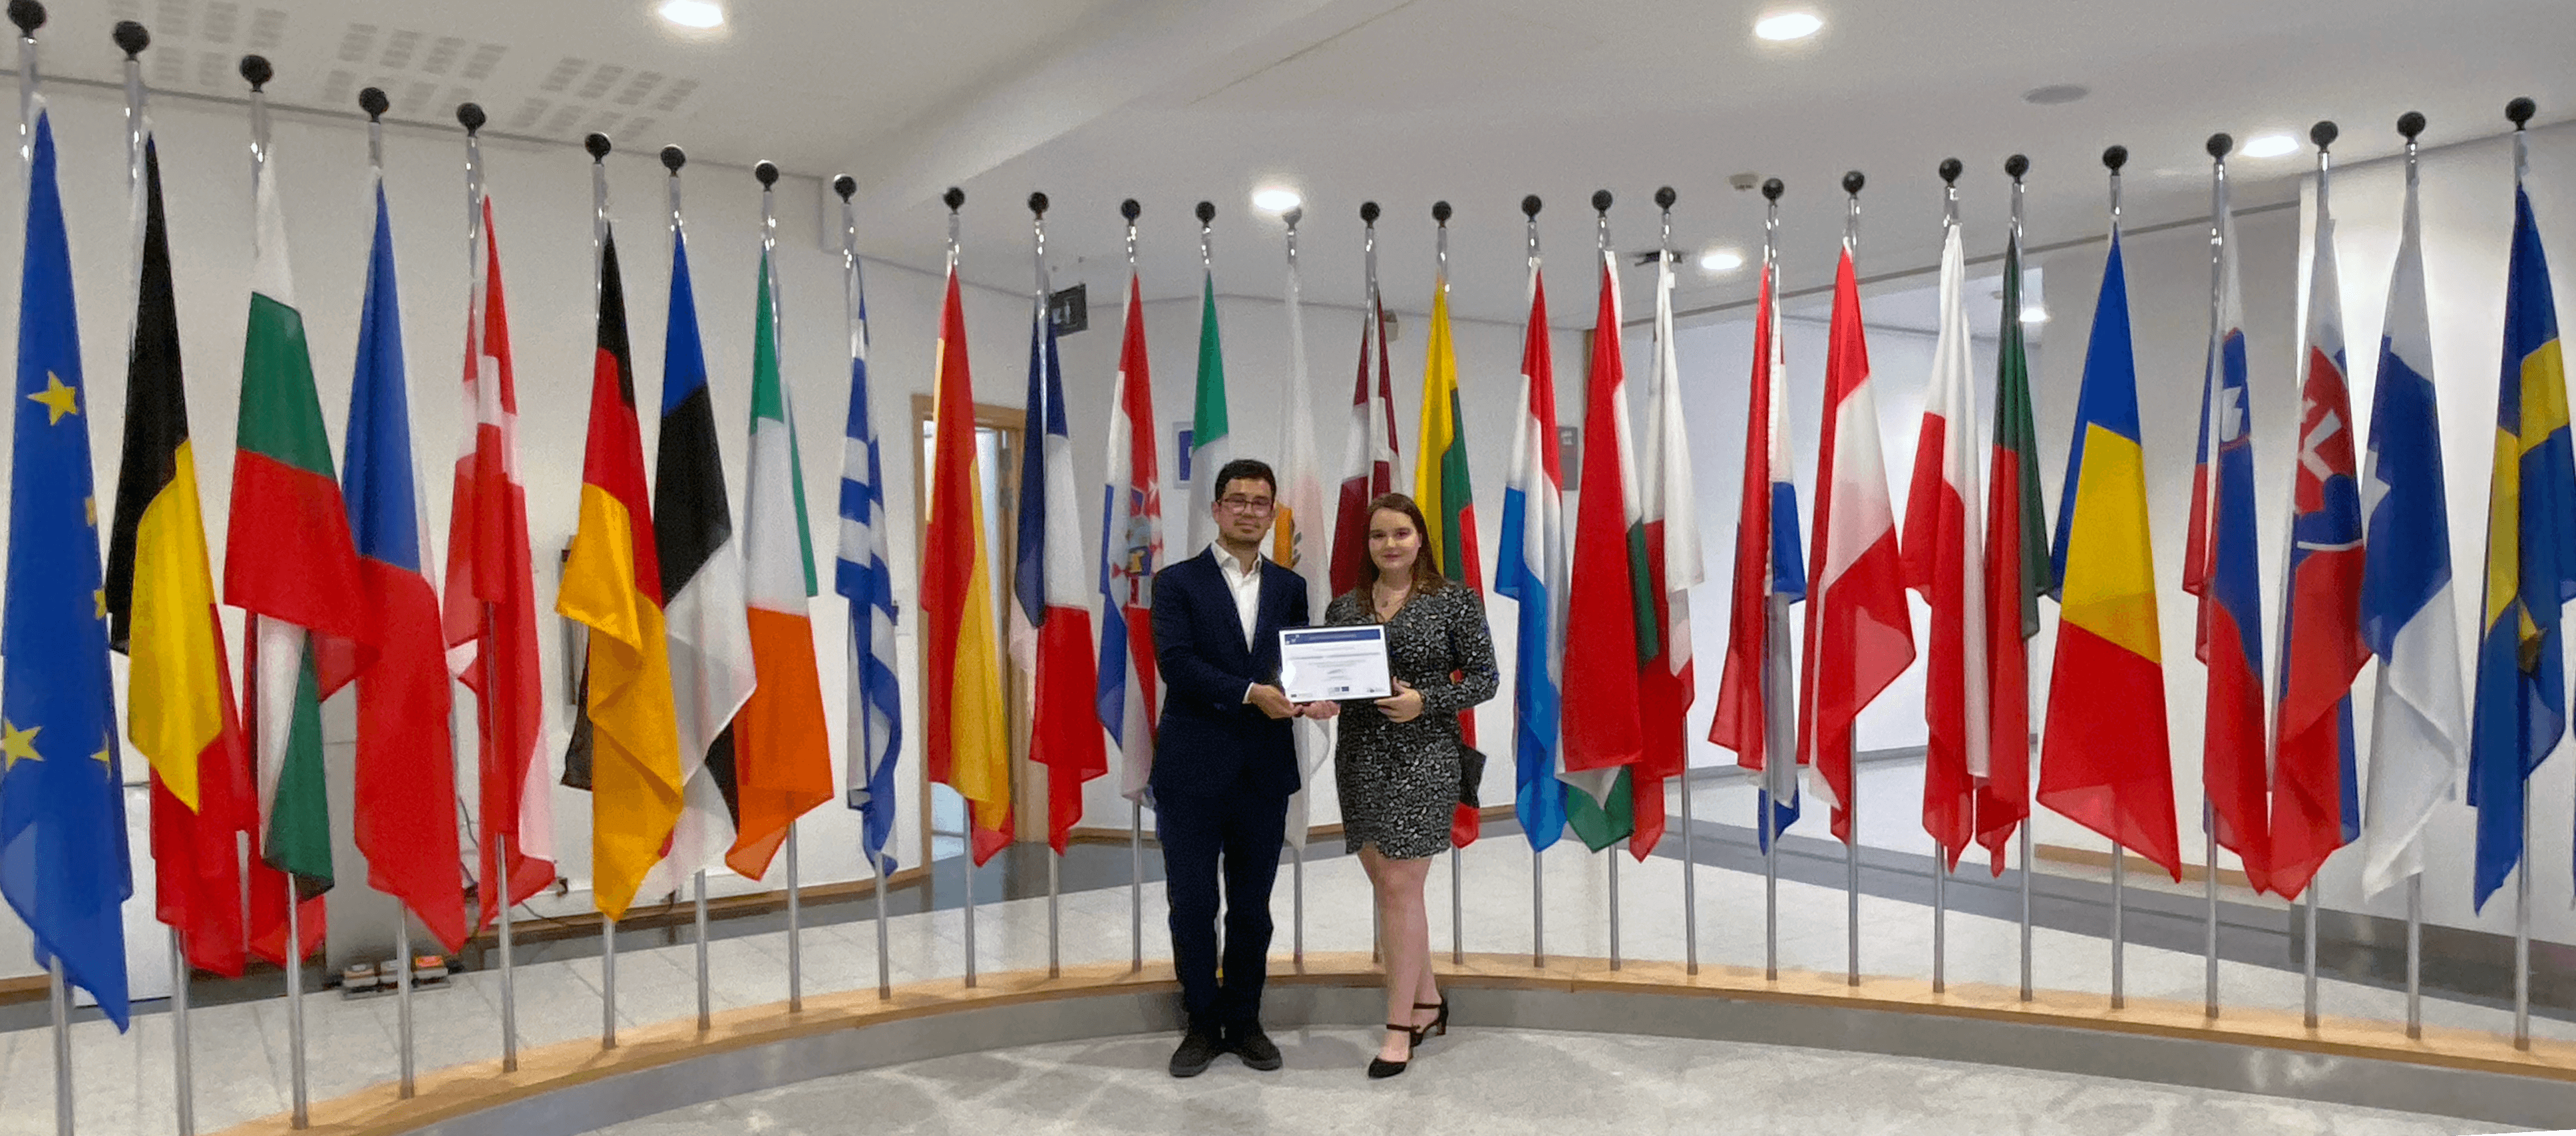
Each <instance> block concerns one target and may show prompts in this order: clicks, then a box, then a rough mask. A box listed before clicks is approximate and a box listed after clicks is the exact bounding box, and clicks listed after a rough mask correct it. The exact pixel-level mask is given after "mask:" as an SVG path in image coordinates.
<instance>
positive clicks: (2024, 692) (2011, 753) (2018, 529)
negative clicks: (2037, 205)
mask: <svg viewBox="0 0 2576 1136" xmlns="http://www.w3.org/2000/svg"><path fill="white" fill-rule="evenodd" d="M2021 273H2022V269H2021V225H2020V223H2019V222H2018V221H2016V222H2014V224H2013V231H2012V236H2011V237H2010V238H2009V239H2007V240H2006V241H2005V243H2004V268H2003V277H2004V286H2003V293H2004V295H2003V301H2004V302H2003V314H2002V316H2001V322H2002V327H2001V329H2000V330H1999V331H1998V332H1997V334H1996V346H1995V419H1994V421H1995V432H1994V438H1993V441H1992V443H1991V444H1992V445H1993V451H1992V457H1991V458H1990V459H1989V461H1988V463H1987V466H1986V473H1987V477H1986V557H1985V560H1986V581H1985V585H1984V586H1985V593H1986V676H1987V695H1986V708H1987V712H1988V713H1989V714H1991V715H1992V716H1993V717H1992V719H1991V720H1992V722H1993V725H1992V726H1991V727H1990V728H1988V729H1987V731H1986V741H1987V744H1988V745H1989V746H1990V747H1991V748H1990V750H1989V752H1988V755H1987V761H1988V765H1987V777H1986V780H1985V783H1984V784H1982V785H1979V786H1978V787H1977V843H1979V844H1982V845H1984V846H1985V848H1986V851H1987V852H1988V853H1989V854H1990V855H1991V856H1992V857H1993V874H1995V875H1997V876H2000V875H2002V874H2003V872H2004V846H2005V845H2006V844H2007V843H2009V842H2010V841H2011V840H2012V835H2013V830H2014V829H2016V828H2018V827H2020V826H2021V824H2022V823H2023V822H2025V821H2027V820H2029V819H2030V639H2031V637H2032V636H2035V635H2037V634H2039V598H2040V597H2041V596H2044V595H2049V594H2051V593H2053V592H2055V591H2056V590H2057V568H2056V564H2055V562H2053V561H2052V560H2050V559H2049V555H2048V512H2047V509H2046V507H2045V506H2043V505H2042V504H2041V502H2040V499H2039V429H2038V427H2037V426H2036V425H2034V424H2033V423H2032V421H2031V399H2030V356H2029V354H2028V351H2027V349H2026V347H2025V345H2024V343H2023V341H2022V330H2021Z"/></svg>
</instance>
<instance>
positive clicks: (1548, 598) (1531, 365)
mask: <svg viewBox="0 0 2576 1136" xmlns="http://www.w3.org/2000/svg"><path fill="white" fill-rule="evenodd" d="M1520 409H1521V412H1520V415H1519V416H1518V417H1516V418H1514V419H1513V421H1512V473H1511V481H1510V482H1508V483H1507V484H1506V485H1505V486H1504V489H1503V539H1502V546H1501V557H1502V561H1501V563H1500V564H1498V565H1496V566H1495V568H1494V591H1496V592H1497V593H1500V594H1502V595H1504V596H1508V597H1510V598H1511V599H1512V600H1513V602H1514V604H1515V605H1516V607H1517V608H1518V615H1517V626H1518V628H1519V632H1520V634H1519V636H1518V639H1517V646H1515V647H1514V649H1513V651H1514V659H1513V667H1512V767H1513V768H1512V778H1513V780H1512V784H1513V792H1512V812H1513V815H1514V816H1515V817H1516V818H1517V819H1518V820H1519V821H1520V826H1521V833H1522V835H1524V836H1526V837H1528V838H1529V843H1530V850H1531V851H1533V852H1544V851H1546V850H1547V849H1548V847H1549V846H1550V845H1553V844H1555V843H1556V841H1557V838H1559V837H1561V836H1563V835H1564V834H1565V786H1564V784H1563V783H1562V782H1560V781H1558V780H1557V776H1556V774H1557V753H1558V749H1559V742H1560V739H1561V738H1562V736H1563V730H1562V726H1561V718H1562V714H1563V712H1564V690H1565V638H1566V636H1565V611H1566V601H1567V599H1568V598H1569V597H1570V595H1571V594H1572V587H1573V581H1572V576H1573V565H1572V563H1571V562H1570V561H1569V559H1568V557H1567V549H1566V529H1565V471H1564V469H1563V459H1562V458H1560V457H1559V456H1558V450H1557V442H1556V365H1555V355H1554V352H1553V351H1552V350H1551V349H1550V344H1549V343H1548V327H1547V281H1546V279H1545V277H1544V275H1543V274H1542V273H1541V272H1540V271H1539V259H1538V257H1537V256H1536V255H1535V254H1533V255H1532V256H1531V257H1530V261H1529V320H1528V323H1527V324H1526V325H1525V328H1524V330H1523V332H1522V337H1521V398H1520Z"/></svg>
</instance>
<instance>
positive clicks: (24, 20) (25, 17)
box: [9, 0, 45, 39]
mask: <svg viewBox="0 0 2576 1136" xmlns="http://www.w3.org/2000/svg"><path fill="white" fill-rule="evenodd" d="M9 22H10V23H13V24H16V25H18V34H19V35H22V36H25V37H27V38H28V39H34V38H36V29H37V28H41V27H43V26H45V6H44V5H42V4H39V3H37V2H36V0H9Z"/></svg>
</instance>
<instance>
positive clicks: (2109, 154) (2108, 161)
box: [2102, 146, 2129, 174]
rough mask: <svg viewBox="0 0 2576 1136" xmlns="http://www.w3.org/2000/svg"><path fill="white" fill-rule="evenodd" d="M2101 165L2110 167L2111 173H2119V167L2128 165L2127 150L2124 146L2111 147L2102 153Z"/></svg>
mask: <svg viewBox="0 0 2576 1136" xmlns="http://www.w3.org/2000/svg"><path fill="white" fill-rule="evenodd" d="M2102 164H2103V165H2105V166H2108V167H2110V169H2111V172H2112V173H2115V174H2116V173H2118V172H2120V167H2122V166H2125V165H2128V164H2129V148H2128V147H2126V146H2113V147H2111V148H2110V149H2108V150H2104V151H2102Z"/></svg>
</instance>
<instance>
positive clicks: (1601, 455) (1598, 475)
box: [1557, 249, 1660, 852]
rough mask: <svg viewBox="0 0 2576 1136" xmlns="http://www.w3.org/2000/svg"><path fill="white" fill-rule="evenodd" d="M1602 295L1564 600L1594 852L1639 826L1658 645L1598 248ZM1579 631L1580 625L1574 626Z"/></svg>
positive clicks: (1571, 777) (1569, 702) (1578, 805)
mask: <svg viewBox="0 0 2576 1136" xmlns="http://www.w3.org/2000/svg"><path fill="white" fill-rule="evenodd" d="M1600 265H1601V278H1600V280H1601V304H1600V308H1599V310H1598V311H1596V312H1595V313H1594V317H1593V322H1592V373H1591V375H1590V376H1588V378H1587V379H1586V381H1585V383H1584V388H1585V390H1584V399H1583V480H1582V482H1581V496H1580V498H1579V499H1578V500H1577V501H1576V502H1575V510H1574V576H1573V580H1572V582H1571V584H1570V585H1569V588H1568V590H1569V592H1570V593H1571V594H1570V595H1569V597H1568V598H1567V601H1566V630H1567V636H1566V641H1565V705H1564V711H1563V713H1562V715H1561V717H1560V719H1559V720H1560V721H1561V722H1562V723H1563V724H1564V730H1565V741H1564V751H1563V752H1564V755H1565V760H1564V766H1563V768H1562V769H1561V770H1560V771H1559V772H1558V773H1557V779H1558V780H1560V781H1563V782H1564V783H1565V788H1566V792H1565V816H1566V822H1567V823H1568V824H1569V825H1570V826H1572V827H1573V829H1574V835H1575V836H1576V837H1578V838H1580V839H1581V840H1582V841H1583V843H1584V846H1585V847H1588V848H1590V849H1592V850H1593V851H1595V852H1598V851H1600V850H1602V849H1604V848H1607V847H1609V846H1611V845H1612V844H1616V843H1618V842H1619V841H1620V839H1622V838H1624V837H1627V836H1629V835H1631V834H1632V833H1633V832H1634V830H1635V828H1636V819H1635V813H1634V811H1633V803H1632V799H1631V794H1630V791H1629V789H1630V777H1631V775H1632V769H1633V767H1634V766H1635V765H1636V764H1637V763H1638V762H1639V761H1640V760H1643V759H1644V757H1645V751H1646V743H1645V735H1644V733H1643V730H1642V726H1641V723H1640V721H1639V715H1638V704H1639V701H1640V699H1641V697H1642V695H1641V691H1640V690H1639V683H1638V672H1639V671H1640V670H1641V669H1642V668H1641V663H1642V662H1643V660H1644V659H1646V658H1647V657H1648V656H1649V655H1651V654H1652V653H1653V646H1652V645H1653V642H1654V637H1655V636H1656V634H1657V633H1658V631H1659V630H1660V629H1659V628H1658V627H1657V626H1656V624H1655V612H1654V603H1653V597H1652V596H1650V595H1649V594H1648V593H1647V588H1648V587H1649V582H1648V580H1647V577H1646V530H1645V525H1644V524H1643V523H1641V517H1640V516H1639V513H1638V507H1637V476H1636V471H1637V463H1636V458H1635V447H1634V444H1633V443H1632V442H1631V441H1630V440H1629V433H1628V377H1627V364H1626V362H1625V360H1624V359H1623V358H1622V357H1621V353H1620V346H1619V272H1618V267H1619V265H1618V258H1617V256H1616V254H1614V253H1612V252H1611V251H1610V250H1608V249H1603V250H1602V251H1601V259H1600ZM1578 629H1579V631H1578Z"/></svg>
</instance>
